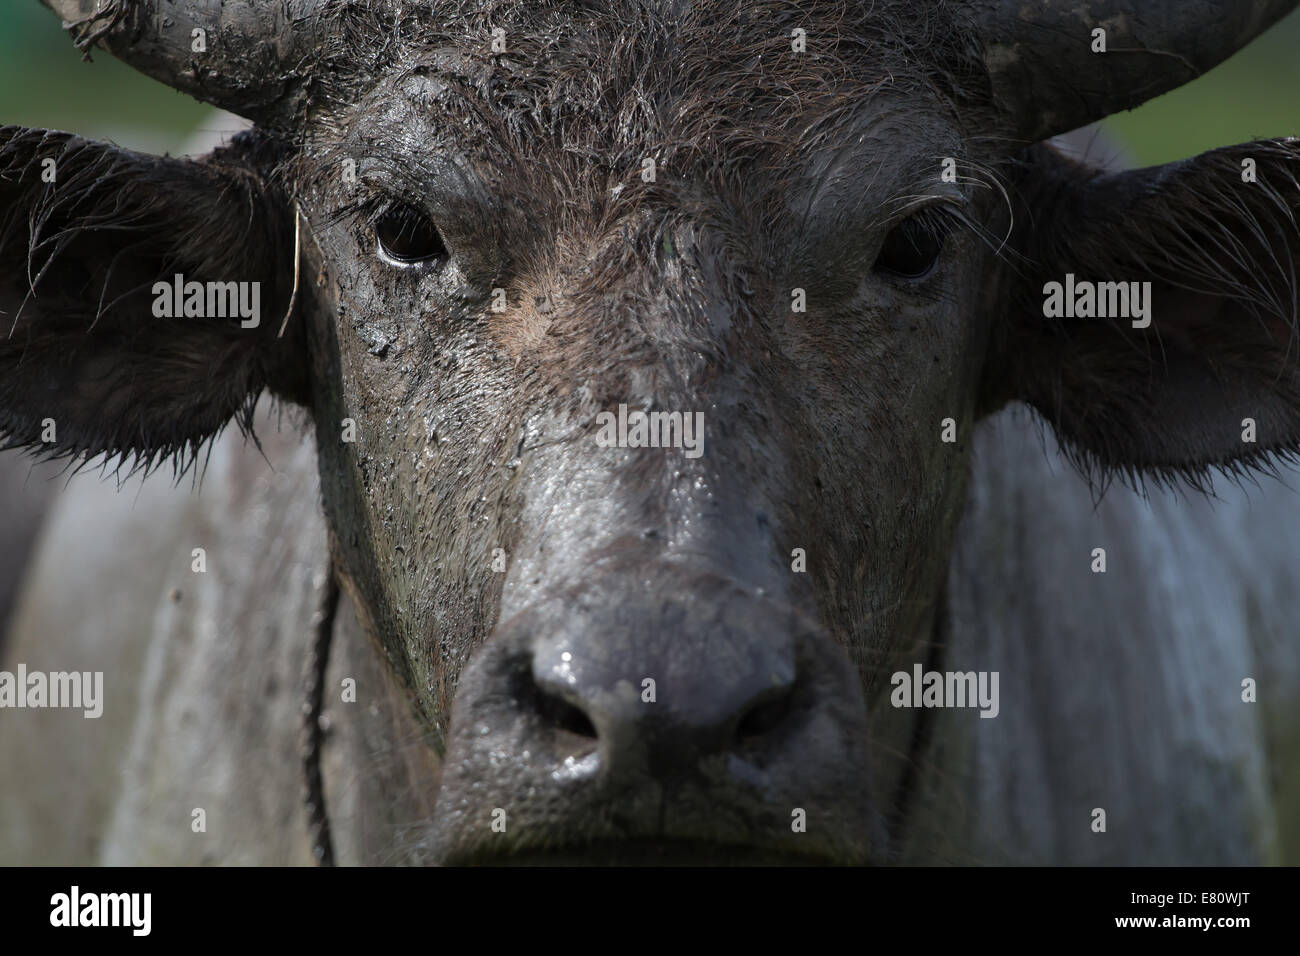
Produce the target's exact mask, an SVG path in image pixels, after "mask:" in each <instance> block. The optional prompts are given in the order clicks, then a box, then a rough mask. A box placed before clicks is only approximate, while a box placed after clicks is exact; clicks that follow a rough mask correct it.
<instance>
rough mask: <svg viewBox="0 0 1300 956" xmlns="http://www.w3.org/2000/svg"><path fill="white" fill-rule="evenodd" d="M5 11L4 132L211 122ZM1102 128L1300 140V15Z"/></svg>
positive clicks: (24, 16) (179, 98)
mask: <svg viewBox="0 0 1300 956" xmlns="http://www.w3.org/2000/svg"><path fill="white" fill-rule="evenodd" d="M0 7H3V9H0V125H5V124H11V123H13V124H20V125H24V126H46V127H52V128H58V129H66V130H71V131H73V132H77V133H81V134H83V135H86V136H91V137H97V138H101V139H112V140H113V141H114V142H117V143H120V144H121V145H123V146H129V147H132V148H135V149H142V150H147V151H150V152H163V151H166V150H169V149H171V150H174V149H176V148H178V147H179V146H180V144H181V143H183V142H185V141H186V140H187V139H188V138H189V137H190V136H191V135H193V134H194V133H196V132H197V131H198V130H199V128H200V127H202V126H203V124H204V123H205V121H207V120H208V119H209V118H210V117H211V116H212V113H211V111H210V110H209V109H208V108H207V107H205V106H203V105H202V104H199V103H197V102H196V101H194V100H192V99H190V98H189V97H187V96H184V95H183V94H180V93H175V92H172V91H171V90H168V89H167V88H166V87H164V86H162V85H161V84H159V83H155V82H154V81H153V80H150V79H147V78H146V77H144V76H141V75H140V74H138V73H135V72H134V71H132V70H131V69H129V68H128V67H125V66H122V65H121V64H119V63H118V62H116V61H115V60H114V59H113V58H112V57H111V56H108V55H107V54H104V53H99V54H96V55H95V62H94V63H93V64H88V63H82V62H81V58H80V54H78V53H77V51H76V50H75V49H74V48H73V46H72V43H71V42H70V41H69V40H68V38H67V37H66V36H64V34H63V31H62V30H61V29H60V28H59V22H58V19H57V18H56V17H55V16H54V15H53V14H51V13H50V12H49V11H47V10H46V9H45V8H44V7H42V6H41V5H40V3H39V2H38V0H0ZM1103 125H1104V126H1105V127H1106V128H1107V129H1108V130H1109V131H1110V132H1111V133H1112V134H1114V135H1115V136H1116V138H1117V139H1118V140H1119V142H1120V143H1122V144H1123V145H1124V146H1125V147H1126V148H1127V149H1128V150H1129V152H1130V157H1131V159H1132V160H1133V161H1134V162H1135V163H1136V164H1138V165H1149V164H1153V163H1163V162H1168V161H1170V160H1173V159H1182V158H1184V157H1186V156H1191V155H1194V154H1196V153H1199V152H1202V151H1203V150H1206V149H1211V148H1213V147H1215V146H1224V145H1227V144H1230V143H1238V142H1242V141H1244V140H1248V139H1252V138H1259V137H1273V136H1288V135H1289V136H1297V135H1300V12H1298V13H1297V14H1293V15H1292V16H1290V17H1288V18H1287V19H1286V20H1285V21H1283V23H1281V24H1279V25H1278V26H1277V27H1275V28H1274V29H1273V30H1272V31H1271V32H1270V33H1268V34H1267V35H1266V36H1264V37H1263V38H1261V39H1260V40H1259V41H1257V42H1256V43H1255V44H1253V45H1252V46H1250V47H1249V48H1247V49H1246V50H1245V51H1243V52H1242V53H1240V54H1238V55H1237V56H1235V57H1233V58H1232V59H1231V60H1229V61H1228V62H1227V63H1225V64H1223V65H1222V66H1220V67H1219V68H1218V69H1216V70H1213V71H1211V72H1210V73H1209V74H1207V75H1206V76H1204V77H1202V78H1201V79H1200V80H1197V81H1196V82H1195V83H1192V84H1190V85H1188V86H1185V87H1183V88H1182V89H1180V90H1176V91H1174V92H1173V93H1170V94H1168V95H1167V96H1162V97H1160V98H1159V99H1156V100H1154V101H1153V102H1151V103H1149V104H1147V105H1146V106H1143V107H1142V108H1140V109H1137V110H1134V111H1133V112H1131V113H1125V114H1123V115H1121V116H1118V117H1113V118H1111V119H1110V120H1107V121H1106V122H1105V123H1104V124H1103Z"/></svg>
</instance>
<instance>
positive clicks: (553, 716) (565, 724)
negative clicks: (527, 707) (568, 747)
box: [537, 688, 596, 740]
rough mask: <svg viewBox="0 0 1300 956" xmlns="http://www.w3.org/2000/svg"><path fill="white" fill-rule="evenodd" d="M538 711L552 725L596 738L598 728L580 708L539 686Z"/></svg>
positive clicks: (592, 738) (572, 732)
mask: <svg viewBox="0 0 1300 956" xmlns="http://www.w3.org/2000/svg"><path fill="white" fill-rule="evenodd" d="M537 693H538V699H537V712H538V713H539V714H540V715H541V718H542V720H543V721H545V722H546V723H547V724H548V725H550V726H551V727H554V728H556V729H557V730H564V731H567V732H569V733H571V734H575V735H577V736H579V737H587V738H589V739H591V740H595V739H596V728H595V726H594V725H593V724H592V722H591V719H590V718H589V717H587V715H586V714H584V713H583V712H582V711H581V710H580V709H579V708H577V707H574V706H573V705H572V704H570V703H569V702H568V701H567V700H564V699H562V698H560V697H556V696H554V695H553V694H548V693H546V692H545V691H544V690H542V689H541V688H538V691H537Z"/></svg>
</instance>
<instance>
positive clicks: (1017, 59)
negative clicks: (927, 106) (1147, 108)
mask: <svg viewBox="0 0 1300 956" xmlns="http://www.w3.org/2000/svg"><path fill="white" fill-rule="evenodd" d="M1297 2H1298V0H974V3H973V6H974V9H975V15H976V20H977V24H978V25H977V30H978V35H979V39H980V42H981V44H982V46H983V50H984V62H985V65H986V66H987V68H988V71H989V76H990V78H991V79H992V84H993V98H994V104H995V106H996V108H997V109H998V111H999V112H1000V113H1001V114H1002V115H1003V116H1004V117H1005V118H1006V120H1007V121H1008V122H1009V123H1010V124H1011V127H1012V130H1013V135H1015V136H1017V137H1019V138H1022V139H1023V140H1024V141H1026V142H1036V141H1038V140H1041V139H1047V138H1048V137H1050V136H1055V135H1056V134H1058V133H1065V132H1068V131H1070V130H1072V129H1077V128H1078V127H1080V126H1086V125H1087V124H1088V123H1091V122H1093V121H1094V120H1099V119H1101V118H1102V117H1105V116H1109V115H1111V114H1112V113H1118V112H1119V111H1120V110H1126V109H1132V108H1133V107H1135V106H1138V105H1140V104H1142V103H1145V102H1146V101H1147V100H1149V99H1151V98H1153V97H1156V96H1159V95H1160V94H1161V93H1166V92H1168V91H1169V90H1172V89H1174V88H1176V87H1179V86H1182V85H1183V84H1184V83H1188V82H1190V81H1192V80H1194V79H1196V77H1198V76H1200V75H1201V74H1202V73H1204V72H1206V71H1207V70H1209V69H1211V68H1212V67H1214V66H1216V65H1217V64H1219V63H1220V62H1222V61H1223V60H1226V59H1227V58H1228V57H1229V56H1231V55H1232V54H1233V53H1235V52H1236V51H1237V50H1239V49H1241V48H1242V47H1244V46H1245V45H1246V44H1247V43H1249V42H1250V41H1251V40H1253V39H1254V38H1255V37H1256V36H1258V35H1259V34H1260V33H1263V32H1264V31H1265V30H1266V29H1268V28H1269V27H1270V26H1272V25H1273V24H1274V23H1276V22H1277V21H1278V20H1279V19H1281V18H1282V17H1283V16H1284V15H1285V14H1287V13H1289V12H1290V11H1291V10H1292V9H1294V8H1295V6H1296V4H1297ZM1098 28H1100V29H1102V30H1104V31H1105V48H1106V52H1104V53H1101V52H1093V46H1094V39H1095V38H1094V34H1093V31H1094V30H1096V29H1098Z"/></svg>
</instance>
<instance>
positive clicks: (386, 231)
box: [375, 203, 447, 266]
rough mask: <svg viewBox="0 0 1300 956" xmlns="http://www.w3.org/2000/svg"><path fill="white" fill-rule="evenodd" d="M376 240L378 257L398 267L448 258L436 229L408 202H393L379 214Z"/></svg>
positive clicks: (376, 223) (444, 245)
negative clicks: (382, 257)
mask: <svg viewBox="0 0 1300 956" xmlns="http://www.w3.org/2000/svg"><path fill="white" fill-rule="evenodd" d="M375 239H376V241H377V242H378V243H379V252H380V254H381V255H383V256H384V257H385V258H387V259H389V260H390V261H392V262H394V263H396V264H398V265H404V266H409V265H418V264H420V263H425V262H432V261H433V260H435V259H444V258H446V256H447V246H446V244H445V243H444V242H443V241H442V236H441V235H439V234H438V229H437V227H436V226H434V224H433V223H432V222H430V221H429V217H428V216H426V215H425V214H424V213H422V212H421V211H420V210H419V209H416V208H415V207H414V206H411V205H409V204H407V203H396V204H394V205H392V206H389V207H388V208H387V209H385V210H384V211H383V212H382V213H380V214H379V218H378V219H376V220H375Z"/></svg>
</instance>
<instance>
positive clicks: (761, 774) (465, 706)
mask: <svg viewBox="0 0 1300 956" xmlns="http://www.w3.org/2000/svg"><path fill="white" fill-rule="evenodd" d="M659 583H661V584H662V582H659ZM672 583H673V584H674V585H675V586H674V587H660V588H658V589H653V590H650V589H646V588H644V587H640V588H637V587H629V586H628V583H627V582H621V583H620V582H616V581H598V582H596V583H593V584H586V585H583V586H582V587H581V588H580V589H577V590H570V591H565V592H563V593H560V594H552V595H550V596H549V597H547V598H544V599H542V600H541V601H538V602H535V603H533V604H531V605H529V606H528V607H527V608H525V609H524V610H522V611H519V612H517V613H515V614H514V615H512V617H511V618H510V619H509V620H508V621H506V622H504V623H503V625H502V626H501V627H500V628H499V629H498V631H497V632H496V633H495V634H493V635H492V636H491V637H490V638H489V639H488V641H487V642H486V644H485V645H484V646H483V647H482V648H481V649H480V650H479V652H478V654H477V656H476V658H475V660H474V661H473V662H472V663H471V665H470V666H469V668H468V669H467V670H466V672H465V674H464V676H463V678H462V680H461V683H460V688H459V691H458V693H457V696H456V700H455V703H454V706H453V710H452V721H451V733H450V741H449V752H448V753H447V757H446V760H445V762H444V765H443V766H444V770H443V780H442V787H441V791H440V794H439V798H438V806H437V814H436V818H437V819H436V831H437V833H438V842H439V843H440V853H441V854H442V857H443V858H444V859H446V860H448V861H449V862H464V861H470V860H474V859H478V858H481V857H484V856H486V857H489V858H496V857H499V856H511V855H514V856H519V855H521V854H522V855H525V856H527V855H528V853H530V852H540V850H539V848H544V849H545V852H546V853H548V854H549V853H552V852H555V853H558V852H560V850H562V849H563V848H575V847H590V846H595V845H600V846H606V847H608V846H616V847H627V846H631V845H635V844H636V843H637V842H638V841H640V842H642V843H644V842H645V841H651V842H653V843H654V844H655V846H659V845H660V844H662V843H663V842H664V841H668V842H669V843H673V844H674V845H678V844H681V843H683V842H684V843H686V844H689V845H691V846H695V845H698V844H701V843H707V844H709V845H717V844H725V845H728V846H741V847H744V848H746V852H749V851H751V850H752V851H754V852H760V851H761V852H762V853H768V852H769V851H770V852H771V853H774V854H775V855H776V856H779V857H781V858H785V857H787V856H790V855H794V856H801V855H803V856H808V855H811V856H813V857H816V858H818V859H821V860H823V861H825V860H826V859H834V860H841V861H842V860H861V859H864V858H866V857H867V856H869V855H870V853H871V848H872V847H878V845H879V844H880V842H881V836H880V834H881V828H880V814H879V812H878V810H877V809H876V807H877V804H876V803H875V802H874V801H873V800H872V799H871V796H870V775H869V772H868V770H867V759H868V747H867V734H866V707H865V704H864V701H863V697H862V690H861V685H860V682H859V678H858V675H857V672H856V670H855V669H854V668H853V667H852V665H851V664H850V662H849V660H848V658H847V656H846V655H845V654H844V653H843V651H842V650H841V649H840V648H839V647H838V646H836V645H835V644H834V642H833V641H831V640H830V639H829V638H828V637H827V636H826V635H825V634H824V633H822V632H821V631H819V630H818V629H817V628H816V627H815V625H813V624H812V623H811V622H810V619H809V618H807V617H806V616H804V615H803V614H802V613H800V612H798V611H796V610H795V609H794V608H792V607H791V606H789V605H788V604H786V603H784V602H781V601H773V600H770V599H768V598H766V597H764V596H761V595H758V594H756V593H754V591H752V590H745V589H742V588H740V587H738V586H737V585H736V584H735V583H734V582H731V581H729V580H726V579H723V578H720V577H719V578H716V579H714V578H711V577H709V576H708V575H698V574H697V575H685V574H684V575H683V577H682V579H681V580H679V581H673V582H672ZM638 594H639V595H640V596H639V597H638ZM652 595H653V597H652ZM493 813H495V814H497V817H495V818H493V817H491V816H490V815H491V814H493ZM494 819H495V820H496V821H497V823H498V824H499V826H498V827H496V828H494V827H493V820H494ZM506 821H509V822H508V823H507V822H506ZM807 821H813V822H812V823H808V822H807ZM755 847H758V848H759V850H755V849H754V848H755ZM619 852H622V851H621V850H620V851H619ZM574 853H575V855H574V856H573V857H571V859H580V860H586V859H588V857H587V856H585V855H584V851H577V850H575V851H574ZM619 859H622V857H620V856H618V855H617V854H615V855H614V856H610V857H609V858H608V860H609V861H616V860H619Z"/></svg>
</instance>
